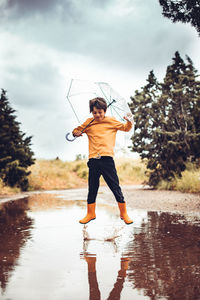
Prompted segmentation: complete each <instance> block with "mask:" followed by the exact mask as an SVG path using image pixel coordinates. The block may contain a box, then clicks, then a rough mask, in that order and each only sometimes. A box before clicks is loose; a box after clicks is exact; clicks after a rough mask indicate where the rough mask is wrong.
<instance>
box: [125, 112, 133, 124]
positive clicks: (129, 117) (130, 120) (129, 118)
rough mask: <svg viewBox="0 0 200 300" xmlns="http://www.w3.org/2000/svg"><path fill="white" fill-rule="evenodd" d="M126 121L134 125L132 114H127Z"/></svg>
mask: <svg viewBox="0 0 200 300" xmlns="http://www.w3.org/2000/svg"><path fill="white" fill-rule="evenodd" d="M124 120H126V121H128V122H131V123H132V122H133V115H132V114H131V113H127V115H126V116H124Z"/></svg>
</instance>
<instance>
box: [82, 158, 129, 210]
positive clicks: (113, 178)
mask: <svg viewBox="0 0 200 300" xmlns="http://www.w3.org/2000/svg"><path fill="white" fill-rule="evenodd" d="M87 165H88V168H89V179H88V188H89V191H88V198H87V202H88V204H91V203H94V202H95V201H96V196H97V192H98V189H99V179H100V176H101V175H102V176H103V178H104V180H105V182H106V183H107V185H108V186H109V188H110V189H111V191H112V192H113V194H114V196H115V198H116V200H117V202H121V203H125V201H124V196H123V194H122V191H121V188H120V186H119V178H118V176H117V171H116V168H115V163H114V160H113V158H112V157H111V156H102V157H101V158H100V159H95V158H91V159H89V161H88V163H87Z"/></svg>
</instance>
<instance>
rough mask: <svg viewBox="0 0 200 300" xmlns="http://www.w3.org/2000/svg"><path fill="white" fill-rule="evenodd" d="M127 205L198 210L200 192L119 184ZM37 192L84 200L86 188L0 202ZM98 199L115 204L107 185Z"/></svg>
mask: <svg viewBox="0 0 200 300" xmlns="http://www.w3.org/2000/svg"><path fill="white" fill-rule="evenodd" d="M121 188H122V191H123V193H124V196H125V201H126V202H127V206H128V207H130V208H137V209H145V210H148V211H150V210H151V211H155V210H158V211H179V212H199V210H200V194H190V193H181V192H177V191H158V190H152V189H150V188H148V187H146V186H142V185H126V186H121ZM37 193H51V194H52V193H53V194H54V193H55V194H58V193H59V194H60V195H62V194H63V195H64V196H65V199H68V200H86V199H87V188H86V187H85V188H80V189H67V190H59V191H55V190H54V191H43V192H41V191H38V192H28V193H22V194H17V195H12V196H0V202H4V201H9V200H14V199H19V198H22V197H26V196H29V195H32V194H37ZM98 201H104V202H108V203H109V204H111V203H113V204H115V199H114V197H113V195H112V193H111V191H110V190H109V188H108V187H107V186H101V187H100V188H99V192H98V196H97V203H98Z"/></svg>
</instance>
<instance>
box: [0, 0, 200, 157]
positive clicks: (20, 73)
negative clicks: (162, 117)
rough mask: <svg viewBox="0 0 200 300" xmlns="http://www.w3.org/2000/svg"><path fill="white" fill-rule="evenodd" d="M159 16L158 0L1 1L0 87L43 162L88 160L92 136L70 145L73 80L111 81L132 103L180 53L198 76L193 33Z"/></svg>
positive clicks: (199, 42) (198, 41)
mask: <svg viewBox="0 0 200 300" xmlns="http://www.w3.org/2000/svg"><path fill="white" fill-rule="evenodd" d="M161 12H162V9H161V7H160V5H159V3H158V0H93V1H92V0H57V1H56V0H34V1H33V0H0V85H1V86H0V87H1V88H4V89H6V90H7V96H8V98H9V100H10V103H11V106H12V107H13V108H15V109H16V110H17V117H18V120H19V121H20V122H21V129H22V130H23V131H24V132H26V133H27V135H32V136H33V139H32V143H33V145H32V149H33V151H34V152H35V156H36V157H37V158H55V157H57V156H58V157H60V158H61V159H64V160H72V159H74V158H75V155H76V154H79V153H81V154H87V146H86V138H84V137H83V138H80V139H79V140H78V139H77V140H76V141H75V142H73V143H69V142H66V141H65V133H66V132H67V131H68V130H70V129H71V128H70V124H69V118H70V116H71V115H72V112H71V110H70V107H69V105H68V104H67V101H66V95H67V90H68V86H69V80H70V78H78V79H84V80H90V81H104V82H108V83H110V84H111V85H112V87H113V88H114V89H116V90H117V91H118V92H119V93H120V94H121V95H122V96H124V97H125V98H126V99H127V101H128V100H129V97H130V96H131V95H133V94H134V91H135V90H136V89H139V88H140V87H141V86H143V85H144V84H145V80H146V78H147V76H148V73H149V72H150V70H152V69H153V70H154V72H155V75H156V76H157V77H158V78H159V79H162V78H163V77H164V75H165V71H166V67H167V65H169V64H170V63H171V59H172V57H173V56H174V53H175V51H177V50H178V51H179V52H180V54H181V56H182V57H183V58H184V57H185V55H189V56H190V57H191V59H192V60H193V62H194V65H195V67H196V68H197V69H198V70H200V60H199V53H200V38H199V37H198V35H197V33H196V31H195V29H194V28H192V27H191V26H190V25H185V24H182V23H177V24H173V23H172V22H171V21H170V20H168V19H166V18H164V17H163V16H162V14H161Z"/></svg>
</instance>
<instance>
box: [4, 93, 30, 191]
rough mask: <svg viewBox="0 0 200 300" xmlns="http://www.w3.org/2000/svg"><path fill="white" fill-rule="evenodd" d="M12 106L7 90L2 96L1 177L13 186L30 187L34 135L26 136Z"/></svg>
mask: <svg viewBox="0 0 200 300" xmlns="http://www.w3.org/2000/svg"><path fill="white" fill-rule="evenodd" d="M14 114H15V110H14V109H12V108H11V107H10V104H9V101H8V99H7V96H6V91H5V90H2V93H1V98H0V178H1V179H2V180H3V182H4V183H5V184H7V185H9V186H11V187H13V186H17V187H20V188H21V189H22V190H26V189H27V188H28V178H27V176H28V175H29V174H30V172H28V171H27V167H28V166H30V165H32V164H33V163H34V158H33V152H32V151H31V149H30V145H31V139H32V137H25V133H22V132H21V130H20V123H19V122H17V121H16V116H15V115H14Z"/></svg>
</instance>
